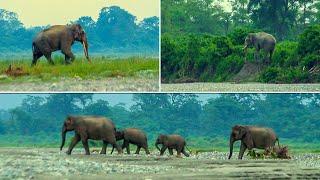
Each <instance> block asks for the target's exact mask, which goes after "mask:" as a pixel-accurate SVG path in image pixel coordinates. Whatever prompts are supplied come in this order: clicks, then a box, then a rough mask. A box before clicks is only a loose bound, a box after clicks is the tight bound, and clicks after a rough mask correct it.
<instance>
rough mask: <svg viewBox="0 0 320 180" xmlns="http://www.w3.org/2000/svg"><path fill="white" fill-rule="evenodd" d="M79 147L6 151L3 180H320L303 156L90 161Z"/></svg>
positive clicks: (315, 164)
mask: <svg viewBox="0 0 320 180" xmlns="http://www.w3.org/2000/svg"><path fill="white" fill-rule="evenodd" d="M83 153H84V152H83V148H76V149H75V150H74V151H73V153H72V155H71V156H68V155H66V154H65V153H60V151H59V150H58V149H50V148H38V149H36V148H0V179H19V178H22V179H57V178H62V179H74V178H75V177H81V178H80V179H90V178H91V179H92V178H94V179H105V178H117V179H168V178H169V179H176V178H184V179H212V178H223V179H228V178H240V179H247V177H248V176H249V177H252V178H280V177H282V178H302V179H305V178H320V154H297V155H294V156H293V158H292V159H291V160H267V159H266V160H253V159H246V158H245V159H244V160H237V159H236V157H237V154H234V156H233V158H234V159H232V160H227V154H228V153H224V152H204V153H199V154H197V155H191V157H189V158H187V157H182V158H178V157H176V156H168V155H164V156H161V157H160V156H159V155H158V154H159V153H158V152H156V151H154V152H152V153H151V155H145V153H144V152H141V154H140V155H135V154H130V155H127V154H122V155H118V154H117V153H114V154H113V155H110V154H109V153H107V154H106V155H100V154H98V153H97V152H95V153H92V154H91V155H90V156H86V155H84V154H83Z"/></svg>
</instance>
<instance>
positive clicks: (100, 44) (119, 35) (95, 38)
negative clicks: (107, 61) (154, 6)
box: [0, 6, 159, 57]
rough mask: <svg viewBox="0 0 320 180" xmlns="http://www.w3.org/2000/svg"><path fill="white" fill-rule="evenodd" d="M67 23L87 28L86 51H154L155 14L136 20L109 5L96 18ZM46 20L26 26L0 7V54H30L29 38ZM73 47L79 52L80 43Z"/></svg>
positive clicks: (136, 52) (118, 8) (145, 52)
mask: <svg viewBox="0 0 320 180" xmlns="http://www.w3.org/2000/svg"><path fill="white" fill-rule="evenodd" d="M39 18H41V17H40V16H39ZM71 23H79V24H81V25H82V27H83V28H84V29H85V31H86V32H87V36H88V41H89V46H90V49H89V50H90V53H97V54H103V55H108V54H121V53H128V54H143V55H157V54H158V49H159V18H158V17H149V18H145V19H143V20H142V21H140V22H137V19H136V17H135V16H134V15H132V14H130V13H129V12H127V11H126V10H124V9H121V8H120V7H118V6H111V7H105V8H102V9H101V11H100V14H99V17H98V19H97V21H94V20H93V19H92V18H91V17H89V16H84V17H80V18H79V19H78V20H75V21H74V22H70V24H71ZM49 24H50V22H48V25H47V26H44V27H30V28H26V27H24V26H23V24H22V23H21V21H20V20H19V17H18V15H17V14H16V13H14V12H9V11H7V10H5V9H0V34H1V38H0V44H1V47H0V57H9V56H12V55H21V54H31V43H32V39H33V38H34V36H35V34H36V33H38V32H39V31H40V30H42V29H44V28H47V27H48V26H50V25H49ZM75 50H76V51H79V52H80V51H81V45H75ZM30 57H31V55H30Z"/></svg>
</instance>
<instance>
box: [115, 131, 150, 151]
mask: <svg viewBox="0 0 320 180" xmlns="http://www.w3.org/2000/svg"><path fill="white" fill-rule="evenodd" d="M116 139H117V141H120V140H123V144H122V149H124V148H126V150H127V153H128V154H130V148H129V144H134V145H136V146H137V150H136V153H135V154H139V153H140V149H141V148H143V149H144V150H145V151H146V154H150V152H149V149H148V140H147V136H146V134H145V133H144V132H142V131H141V130H140V129H137V128H127V129H124V130H122V131H117V132H116ZM113 150H114V147H113V148H112V151H111V154H112V153H113Z"/></svg>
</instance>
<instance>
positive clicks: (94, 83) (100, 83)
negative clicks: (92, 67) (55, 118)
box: [0, 74, 159, 92]
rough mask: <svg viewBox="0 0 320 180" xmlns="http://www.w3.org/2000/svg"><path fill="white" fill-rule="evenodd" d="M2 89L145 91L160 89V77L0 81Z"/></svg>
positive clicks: (30, 90) (31, 90) (32, 90)
mask: <svg viewBox="0 0 320 180" xmlns="http://www.w3.org/2000/svg"><path fill="white" fill-rule="evenodd" d="M0 91H10V92H11V91H15V92H18V91H20V92H21V91H27V92H34V91H50V92H52V91H90V92H92V91H103V92H106V91H108V92H114V91H117V92H121V91H132V92H137V91H138V92H145V91H148V92H150V91H159V78H158V76H156V75H152V74H151V75H148V76H135V77H113V78H100V79H93V80H85V79H81V78H80V77H75V78H62V79H59V80H53V81H52V82H43V81H34V80H30V82H5V83H0Z"/></svg>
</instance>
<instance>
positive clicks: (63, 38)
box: [32, 24, 91, 65]
mask: <svg viewBox="0 0 320 180" xmlns="http://www.w3.org/2000/svg"><path fill="white" fill-rule="evenodd" d="M75 41H79V42H81V43H82V45H83V51H84V55H85V57H86V58H87V59H88V61H89V62H91V61H90V59H89V54H88V41H87V35H86V33H85V32H84V30H83V29H82V27H81V26H80V25H79V24H73V25H55V26H51V27H50V28H48V29H45V30H43V31H41V32H39V33H38V34H37V35H36V37H35V38H34V40H33V42H32V52H33V60H32V65H36V64H37V61H38V59H39V58H40V57H42V56H43V55H44V56H45V57H46V58H47V60H48V62H49V63H50V64H52V65H53V64H54V63H53V61H52V59H51V53H52V52H54V51H57V50H61V52H62V53H63V54H64V55H65V62H66V63H67V64H69V63H71V62H72V61H73V60H74V55H73V53H72V52H71V46H72V45H73V43H74V42H75ZM70 59H71V62H70Z"/></svg>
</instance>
